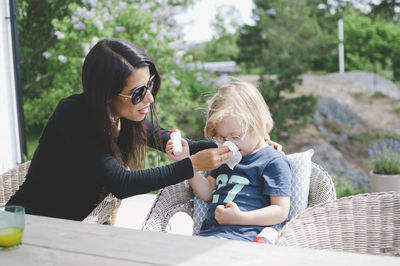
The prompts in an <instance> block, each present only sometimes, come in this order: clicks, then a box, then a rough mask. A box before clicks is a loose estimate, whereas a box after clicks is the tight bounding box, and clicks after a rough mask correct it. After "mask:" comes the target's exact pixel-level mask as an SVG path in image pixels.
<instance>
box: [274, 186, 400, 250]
mask: <svg viewBox="0 0 400 266" xmlns="http://www.w3.org/2000/svg"><path fill="white" fill-rule="evenodd" d="M275 244H277V245H281V246H293V247H302V248H314V249H329V250H336V251H345V252H355V253H368V254H380V255H383V254H386V255H396V256H400V191H392V192H380V193H366V194H358V195H354V196H350V197H344V198H340V199H337V200H334V201H330V202H326V203H322V204H320V205H317V206H314V207H312V208H309V209H307V210H306V211H305V212H303V213H302V214H300V215H298V216H296V217H295V218H293V219H292V220H291V221H289V222H288V223H287V224H286V225H285V226H284V228H283V229H282V230H281V231H280V233H279V235H278V238H277V240H276V242H275Z"/></svg>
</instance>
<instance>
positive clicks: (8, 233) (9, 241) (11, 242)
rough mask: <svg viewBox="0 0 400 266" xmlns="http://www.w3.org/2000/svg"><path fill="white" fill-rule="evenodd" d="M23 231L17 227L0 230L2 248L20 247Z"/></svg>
mask: <svg viewBox="0 0 400 266" xmlns="http://www.w3.org/2000/svg"><path fill="white" fill-rule="evenodd" d="M22 233H23V232H22V230H21V228H17V227H9V228H2V229H0V247H3V248H8V247H12V246H16V245H19V244H20V243H21V239H22Z"/></svg>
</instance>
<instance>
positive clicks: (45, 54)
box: [42, 51, 51, 59]
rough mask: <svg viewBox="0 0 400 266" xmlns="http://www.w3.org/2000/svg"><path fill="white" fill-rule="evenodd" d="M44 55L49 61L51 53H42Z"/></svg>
mask: <svg viewBox="0 0 400 266" xmlns="http://www.w3.org/2000/svg"><path fill="white" fill-rule="evenodd" d="M42 55H43V57H44V58H46V59H48V58H49V57H50V56H51V53H50V52H47V51H45V52H43V53H42Z"/></svg>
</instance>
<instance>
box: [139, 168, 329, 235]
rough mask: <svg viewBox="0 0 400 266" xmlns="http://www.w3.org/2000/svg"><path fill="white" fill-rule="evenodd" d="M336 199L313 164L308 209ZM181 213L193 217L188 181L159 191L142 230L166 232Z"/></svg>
mask: <svg viewBox="0 0 400 266" xmlns="http://www.w3.org/2000/svg"><path fill="white" fill-rule="evenodd" d="M335 199H336V191H335V186H334V184H333V182H332V178H331V177H330V175H329V174H328V173H327V172H326V171H325V170H324V169H323V168H322V167H321V166H319V165H317V164H316V163H312V164H311V177H310V192H309V195H308V207H312V206H314V205H317V204H320V203H323V202H327V201H332V200H335ZM180 211H181V212H185V213H187V214H189V215H190V216H191V217H193V191H192V189H191V188H190V186H189V182H187V181H184V182H181V183H179V184H176V185H172V186H168V187H166V188H164V189H161V190H160V191H159V193H158V194H157V196H156V199H155V201H154V203H153V206H152V208H151V209H150V212H149V213H148V215H147V217H146V220H145V223H144V225H143V227H142V229H143V230H147V231H158V232H165V231H166V229H167V225H168V223H169V220H170V218H171V217H172V216H173V215H174V214H175V213H177V212H180Z"/></svg>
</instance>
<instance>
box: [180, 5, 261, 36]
mask: <svg viewBox="0 0 400 266" xmlns="http://www.w3.org/2000/svg"><path fill="white" fill-rule="evenodd" d="M224 5H226V6H234V7H236V8H237V10H238V11H239V12H240V16H241V20H242V21H243V23H245V24H254V23H253V20H252V18H251V12H252V9H253V6H254V5H253V1H252V0H197V3H196V4H195V6H194V7H193V8H190V9H188V10H187V11H186V12H185V13H183V14H180V15H178V16H177V17H176V20H177V21H178V23H179V24H181V25H183V33H184V35H185V40H186V41H187V42H189V43H198V42H204V41H209V40H211V38H212V34H213V32H212V30H211V26H210V22H211V21H212V20H213V19H214V18H215V15H216V14H217V9H218V8H219V7H220V6H224Z"/></svg>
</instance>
